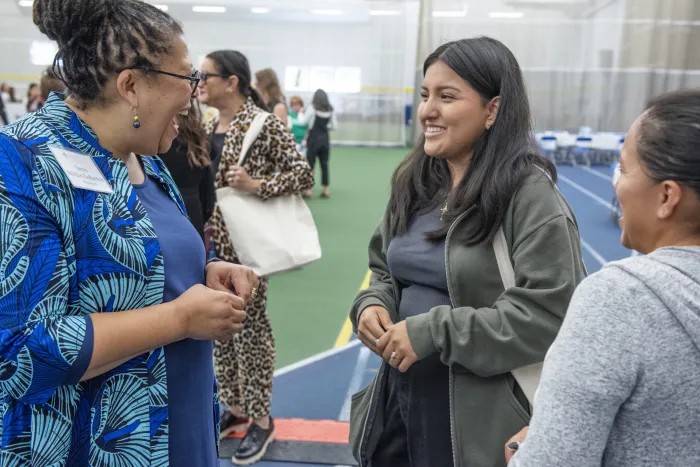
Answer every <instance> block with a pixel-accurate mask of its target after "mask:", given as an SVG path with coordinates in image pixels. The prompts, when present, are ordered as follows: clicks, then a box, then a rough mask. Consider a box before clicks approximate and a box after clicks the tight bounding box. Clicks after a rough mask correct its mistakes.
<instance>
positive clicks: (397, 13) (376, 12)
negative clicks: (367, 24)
mask: <svg viewBox="0 0 700 467" xmlns="http://www.w3.org/2000/svg"><path fill="white" fill-rule="evenodd" d="M369 14H370V16H400V15H401V12H400V11H399V10H369Z"/></svg>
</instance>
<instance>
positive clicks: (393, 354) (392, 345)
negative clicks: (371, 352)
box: [376, 321, 418, 372]
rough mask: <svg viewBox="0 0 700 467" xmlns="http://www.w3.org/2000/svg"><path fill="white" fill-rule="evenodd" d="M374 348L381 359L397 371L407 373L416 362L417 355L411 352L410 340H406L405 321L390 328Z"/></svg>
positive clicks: (406, 329)
mask: <svg viewBox="0 0 700 467" xmlns="http://www.w3.org/2000/svg"><path fill="white" fill-rule="evenodd" d="M376 347H377V350H378V351H379V352H381V353H382V358H384V360H386V362H387V363H388V364H389V365H391V366H392V367H394V368H398V370H399V371H402V372H405V371H408V369H409V368H411V366H413V364H414V363H416V362H417V361H418V355H416V352H415V351H414V350H413V345H411V339H409V338H408V328H407V327H406V322H405V321H401V322H400V323H397V324H394V325H393V326H391V327H390V328H389V330H388V331H387V332H386V333H385V334H384V335H383V336H382V337H381V339H379V342H378V343H377V345H376Z"/></svg>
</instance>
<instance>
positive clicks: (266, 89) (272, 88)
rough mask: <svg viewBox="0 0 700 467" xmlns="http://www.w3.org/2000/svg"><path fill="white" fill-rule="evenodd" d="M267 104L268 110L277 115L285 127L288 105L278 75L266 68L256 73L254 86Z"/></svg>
mask: <svg viewBox="0 0 700 467" xmlns="http://www.w3.org/2000/svg"><path fill="white" fill-rule="evenodd" d="M253 87H254V88H255V89H256V90H257V91H258V92H259V93H260V96H261V97H262V99H263V101H264V102H265V106H266V110H267V111H268V112H270V113H272V114H275V115H276V116H277V117H278V118H279V119H280V120H282V123H284V124H285V126H286V125H287V124H288V122H287V117H288V115H287V104H285V102H286V99H285V98H284V95H283V94H282V87H281V86H280V81H279V79H278V78H277V73H275V70H273V69H272V68H265V69H263V70H260V71H258V72H256V73H255V84H254V86H253Z"/></svg>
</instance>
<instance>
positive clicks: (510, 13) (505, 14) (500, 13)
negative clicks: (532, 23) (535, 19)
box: [489, 11, 525, 19]
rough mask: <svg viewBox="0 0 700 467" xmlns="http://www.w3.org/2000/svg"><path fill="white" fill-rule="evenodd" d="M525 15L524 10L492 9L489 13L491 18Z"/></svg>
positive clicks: (513, 17) (515, 17)
mask: <svg viewBox="0 0 700 467" xmlns="http://www.w3.org/2000/svg"><path fill="white" fill-rule="evenodd" d="M523 16H525V13H523V12H522V11H492V12H491V13H489V17H490V18H511V19H518V18H522V17H523Z"/></svg>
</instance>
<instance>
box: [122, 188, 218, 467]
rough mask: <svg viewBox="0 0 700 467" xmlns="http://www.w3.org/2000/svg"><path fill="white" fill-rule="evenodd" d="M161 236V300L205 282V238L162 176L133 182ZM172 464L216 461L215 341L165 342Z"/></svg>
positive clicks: (197, 466) (209, 465)
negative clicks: (161, 182) (157, 179)
mask: <svg viewBox="0 0 700 467" xmlns="http://www.w3.org/2000/svg"><path fill="white" fill-rule="evenodd" d="M134 188H136V194H137V195H138V197H139V200H140V201H141V204H143V206H144V207H145V209H146V212H147V213H148V216H149V217H150V219H151V222H152V223H153V226H154V228H155V231H156V235H157V236H158V242H159V243H160V247H161V251H162V253H163V260H164V264H165V290H164V292H163V302H164V303H165V302H170V301H172V300H175V299H176V298H177V297H179V296H180V295H182V293H183V292H185V291H186V290H187V289H189V288H190V287H192V286H194V285H196V284H204V283H205V281H204V269H205V267H206V260H205V251H204V244H203V243H202V239H201V237H200V236H199V234H198V233H197V230H195V228H194V227H193V226H192V224H191V223H190V221H189V220H188V219H187V218H186V217H184V216H183V215H182V214H181V213H180V211H179V209H178V207H177V205H176V204H175V203H173V201H172V200H171V199H170V197H169V196H168V194H167V193H166V192H165V190H163V188H161V186H160V185H159V183H158V182H155V181H154V180H151V179H150V178H149V177H146V180H145V182H144V183H143V184H142V185H134ZM165 365H166V370H167V374H168V380H167V382H168V384H167V387H168V413H169V424H170V428H169V433H168V437H169V439H168V444H169V458H170V462H169V464H168V465H170V466H171V467H177V466H182V467H218V465H219V460H218V458H217V454H216V439H215V434H214V427H215V424H214V411H213V410H212V408H211V407H212V387H213V385H214V363H213V345H212V343H211V342H210V341H197V340H192V339H185V340H183V341H180V342H176V343H174V344H170V345H167V346H165Z"/></svg>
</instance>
